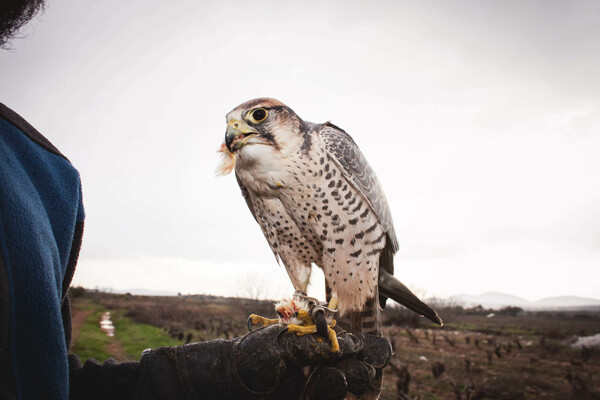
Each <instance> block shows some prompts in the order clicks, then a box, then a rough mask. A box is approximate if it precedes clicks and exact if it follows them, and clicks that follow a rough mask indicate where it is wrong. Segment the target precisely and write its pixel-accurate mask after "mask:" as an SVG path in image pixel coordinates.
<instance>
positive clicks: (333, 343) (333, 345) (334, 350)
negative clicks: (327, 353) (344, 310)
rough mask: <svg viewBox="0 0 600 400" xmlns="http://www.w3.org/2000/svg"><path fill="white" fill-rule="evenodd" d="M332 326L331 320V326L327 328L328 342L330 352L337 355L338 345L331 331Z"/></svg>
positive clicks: (333, 332) (333, 322) (335, 336)
mask: <svg viewBox="0 0 600 400" xmlns="http://www.w3.org/2000/svg"><path fill="white" fill-rule="evenodd" d="M332 326H335V320H333V321H332V323H331V325H330V326H328V327H327V333H328V337H329V341H330V342H331V352H332V353H339V351H340V344H339V343H338V340H337V335H336V334H335V331H334V330H333V329H331V327H332Z"/></svg>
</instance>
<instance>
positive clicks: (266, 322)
mask: <svg viewBox="0 0 600 400" xmlns="http://www.w3.org/2000/svg"><path fill="white" fill-rule="evenodd" d="M278 323H279V319H277V318H265V317H261V316H260V315H256V314H251V315H250V316H249V317H248V330H249V331H251V330H252V325H258V324H261V325H262V326H270V325H275V324H278Z"/></svg>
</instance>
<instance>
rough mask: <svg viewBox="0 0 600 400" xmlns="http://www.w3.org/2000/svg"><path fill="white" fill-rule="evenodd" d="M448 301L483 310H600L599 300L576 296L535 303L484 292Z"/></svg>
mask: <svg viewBox="0 0 600 400" xmlns="http://www.w3.org/2000/svg"><path fill="white" fill-rule="evenodd" d="M450 299H451V300H452V301H456V302H458V303H459V304H462V305H464V306H465V307H471V306H477V305H481V306H483V307H485V308H494V309H495V308H501V307H506V306H516V307H521V308H523V309H531V310H549V309H586V308H593V309H596V308H600V300H598V299H592V298H586V297H578V296H558V297H547V298H544V299H540V300H536V301H528V300H526V299H524V298H522V297H518V296H513V295H510V294H506V293H500V292H486V293H482V294H479V295H470V294H460V295H458V296H452V297H450Z"/></svg>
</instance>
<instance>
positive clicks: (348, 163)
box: [318, 122, 398, 274]
mask: <svg viewBox="0 0 600 400" xmlns="http://www.w3.org/2000/svg"><path fill="white" fill-rule="evenodd" d="M318 133H319V136H320V137H321V139H322V140H323V142H324V143H325V149H326V150H327V153H328V154H329V156H330V157H331V158H332V160H333V161H334V162H335V163H336V164H337V166H338V167H339V168H340V169H341V170H342V172H343V174H344V177H345V178H346V179H347V180H348V182H349V183H350V184H351V185H352V186H353V187H354V189H356V190H357V191H358V192H359V193H360V194H361V196H362V197H363V199H364V200H365V201H366V202H367V203H368V204H369V206H370V207H371V209H372V210H373V212H374V213H375V214H376V215H377V217H378V218H379V223H380V224H381V225H383V227H384V230H385V231H386V232H387V234H388V238H389V240H388V242H389V245H391V248H390V250H391V255H393V254H394V253H396V252H397V251H398V239H397V238H396V234H395V233H394V223H393V222H392V214H391V212H390V208H389V206H388V203H387V200H386V198H385V194H384V193H383V190H382V189H381V184H380V183H379V180H378V179H377V176H376V175H375V172H373V170H372V169H371V166H370V165H369V163H368V162H367V159H366V158H365V156H363V154H362V153H361V151H360V149H359V148H358V146H357V145H356V143H354V140H352V138H351V137H350V135H348V134H347V133H346V132H345V131H344V130H343V129H341V128H339V127H337V126H335V125H333V124H332V123H330V122H326V123H324V124H323V125H321V126H320V128H319V131H318ZM386 249H387V246H386ZM389 272H390V273H391V274H393V273H394V271H393V265H392V270H391V271H389Z"/></svg>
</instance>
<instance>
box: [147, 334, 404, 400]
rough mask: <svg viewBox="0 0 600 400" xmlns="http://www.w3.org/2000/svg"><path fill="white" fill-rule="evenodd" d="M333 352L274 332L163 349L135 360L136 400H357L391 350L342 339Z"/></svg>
mask: <svg viewBox="0 0 600 400" xmlns="http://www.w3.org/2000/svg"><path fill="white" fill-rule="evenodd" d="M339 345H340V352H339V353H332V352H331V346H330V344H329V343H328V342H327V340H323V339H322V338H320V337H318V336H316V335H304V336H296V335H294V334H292V333H286V332H285V330H284V328H283V327H282V326H280V325H273V326H269V327H266V328H262V329H258V330H256V331H253V332H249V333H248V334H246V335H244V336H242V337H240V338H236V339H233V340H222V339H219V340H213V341H209V342H200V343H192V344H188V345H183V346H177V347H162V348H158V349H154V350H151V351H149V352H147V353H145V354H144V356H143V357H142V360H141V361H140V367H142V368H143V372H142V376H144V379H143V380H144V381H145V382H144V383H143V384H141V385H140V392H138V394H137V397H136V398H143V399H167V398H169V399H173V398H177V399H179V398H185V399H223V400H227V399H343V398H344V397H345V396H346V394H347V393H348V392H351V393H354V394H356V395H360V394H361V393H363V392H364V391H365V390H366V389H367V388H368V386H369V384H370V383H371V380H372V379H373V377H375V369H376V368H377V369H380V368H383V367H384V366H385V365H387V363H388V362H389V360H390V357H391V354H392V350H391V345H390V342H389V340H388V339H386V338H380V337H375V336H362V335H360V336H359V335H353V334H348V333H343V334H341V335H339Z"/></svg>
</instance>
